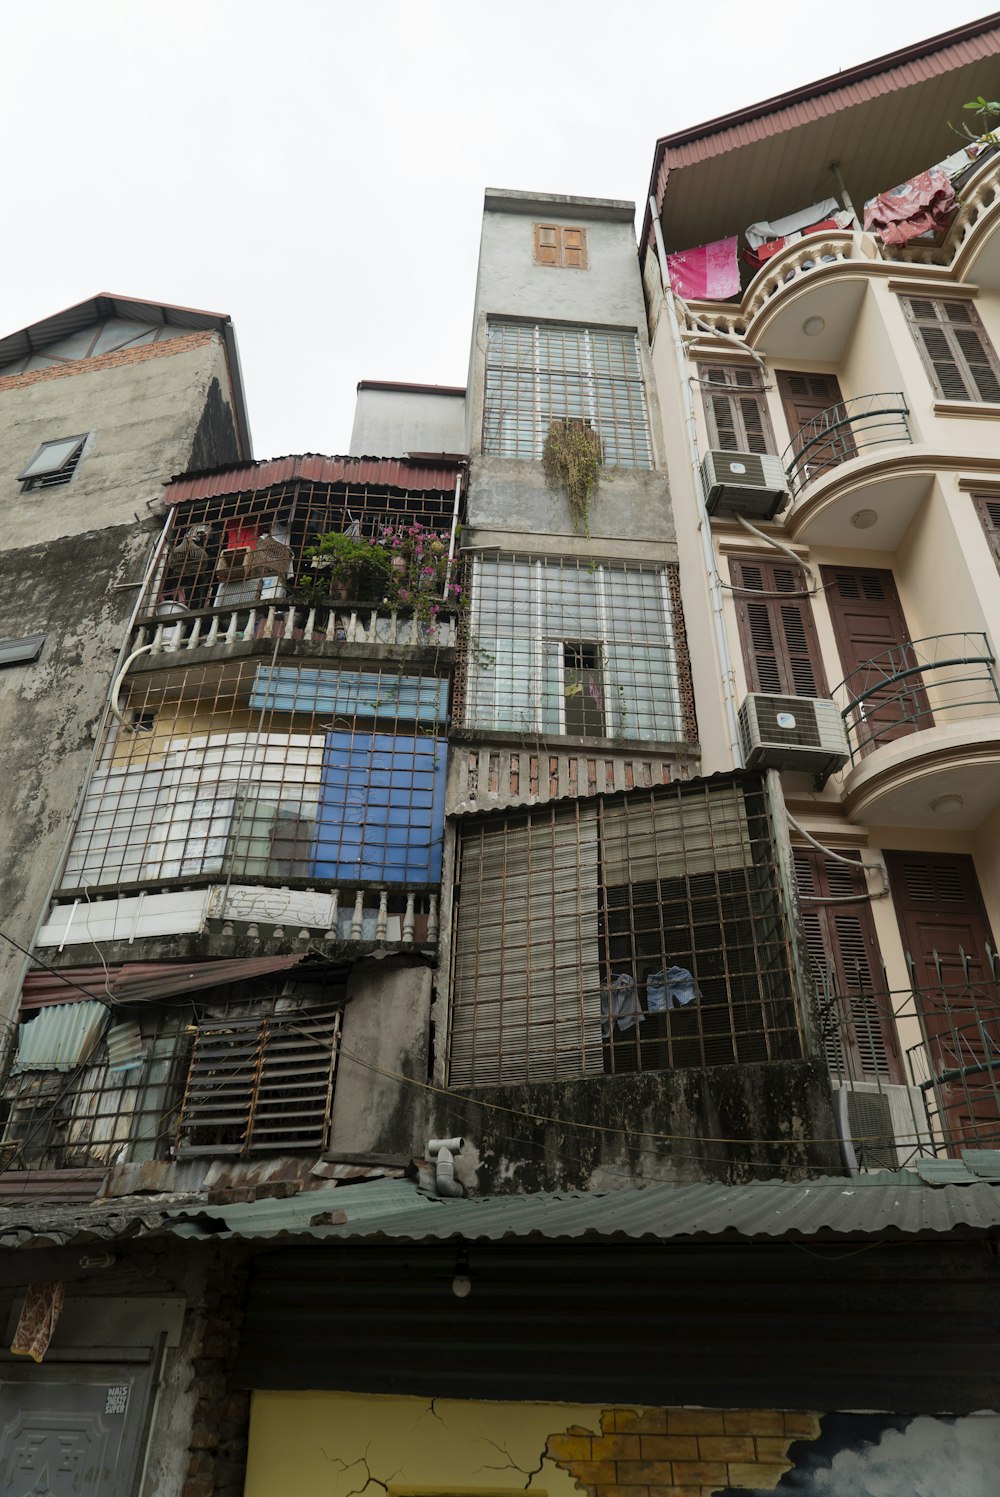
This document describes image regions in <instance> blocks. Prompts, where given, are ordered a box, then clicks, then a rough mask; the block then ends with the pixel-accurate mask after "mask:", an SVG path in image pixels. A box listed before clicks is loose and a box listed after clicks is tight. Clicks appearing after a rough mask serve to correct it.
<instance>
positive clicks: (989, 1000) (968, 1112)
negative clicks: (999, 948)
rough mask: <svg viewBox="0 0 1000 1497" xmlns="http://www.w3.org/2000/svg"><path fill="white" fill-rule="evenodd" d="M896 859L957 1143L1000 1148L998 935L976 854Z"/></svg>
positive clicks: (902, 912) (903, 915) (893, 870)
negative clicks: (995, 938) (993, 928)
mask: <svg viewBox="0 0 1000 1497" xmlns="http://www.w3.org/2000/svg"><path fill="white" fill-rule="evenodd" d="M886 864H887V866H888V869H889V879H890V882H891V885H892V896H893V902H894V904H895V906H896V915H897V918H898V920H899V926H900V931H901V933H902V936H903V944H904V946H905V948H906V952H907V957H908V960H909V963H910V971H911V980H912V983H913V988H914V993H915V997H916V1003H917V1007H918V1012H919V1013H920V1015H921V1016H922V1019H923V1024H924V1028H925V1031H926V1034H927V1041H928V1048H929V1052H930V1069H931V1074H932V1075H933V1076H934V1077H935V1078H936V1083H937V1084H936V1088H935V1092H936V1094H937V1097H938V1098H939V1105H940V1109H941V1119H940V1121H941V1125H942V1127H943V1128H944V1129H945V1131H946V1135H947V1137H948V1141H949V1148H950V1151H951V1152H952V1153H957V1152H958V1151H959V1150H960V1148H961V1147H962V1145H963V1144H964V1145H965V1146H969V1145H970V1144H971V1145H975V1144H978V1145H980V1146H983V1145H986V1146H987V1147H991V1148H996V1147H997V1140H998V1139H1000V1002H998V996H997V983H996V981H995V979H994V977H993V965H992V961H991V953H992V952H993V950H994V944H993V935H992V932H991V930H990V926H989V922H988V920H987V917H986V911H985V909H984V907H983V901H982V895H981V894H980V892H979V884H978V881H977V879H976V871H975V868H974V866H973V863H972V859H971V858H969V857H967V856H965V855H964V854H962V853H918V852H887V853H886ZM933 1095H934V1093H932V1097H933Z"/></svg>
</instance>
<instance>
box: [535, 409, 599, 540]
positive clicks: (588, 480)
mask: <svg viewBox="0 0 1000 1497" xmlns="http://www.w3.org/2000/svg"><path fill="white" fill-rule="evenodd" d="M602 457H603V449H602V447H601V439H600V437H599V436H598V434H597V432H596V431H595V430H594V428H593V427H592V426H591V425H590V423H589V421H583V420H581V419H580V418H579V417H576V416H560V417H558V418H557V419H556V420H555V421H553V422H552V423H551V425H550V426H549V434H548V436H547V437H546V438H545V448H544V450H543V452H542V466H543V467H544V469H545V477H546V480H547V482H548V483H549V484H550V485H551V486H552V487H553V488H557V487H560V486H561V487H562V489H563V491H564V492H565V494H566V498H567V500H568V502H569V513H570V518H571V520H572V522H573V529H574V530H575V531H576V533H577V535H586V536H588V537H589V535H590V503H591V500H592V499H593V497H594V494H595V493H596V492H597V483H598V479H599V478H600V472H601V458H602Z"/></svg>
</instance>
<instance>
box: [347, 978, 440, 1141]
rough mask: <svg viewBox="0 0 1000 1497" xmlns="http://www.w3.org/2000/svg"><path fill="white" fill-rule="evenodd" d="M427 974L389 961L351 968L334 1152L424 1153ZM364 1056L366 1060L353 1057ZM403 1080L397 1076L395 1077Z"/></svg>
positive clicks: (427, 1020) (429, 999)
mask: <svg viewBox="0 0 1000 1497" xmlns="http://www.w3.org/2000/svg"><path fill="white" fill-rule="evenodd" d="M430 1011H431V973H430V968H429V967H427V966H425V965H423V964H419V965H418V964H416V963H413V962H410V961H406V962H393V961H392V960H391V959H389V960H386V961H380V962H371V963H365V964H363V965H359V966H357V967H355V968H354V970H353V972H352V973H351V975H350V978H349V979H348V986H347V1007H346V1009H345V1011H344V1029H343V1045H342V1052H341V1056H340V1060H339V1062H338V1065H337V1090H336V1094H335V1096H334V1103H333V1126H332V1129H331V1143H330V1148H331V1151H332V1152H333V1153H334V1154H338V1153H346V1154H350V1153H356V1154H368V1153H382V1154H401V1155H405V1156H406V1157H407V1158H412V1157H413V1156H414V1155H416V1154H419V1153H421V1152H422V1149H423V1145H424V1144H425V1143H426V1142H427V1140H428V1138H430V1137H432V1136H433V1135H432V1134H431V1133H428V1132H427V1128H428V1126H429V1124H428V1122H427V1116H428V1112H427V1104H426V1094H425V1093H424V1092H423V1090H422V1084H423V1083H424V1082H426V1080H427V1056H428V1049H429V1046H430ZM353 1055H357V1056H359V1057H361V1059H362V1060H363V1061H364V1062H365V1064H363V1065H362V1064H359V1063H358V1062H357V1061H355V1060H353V1059H352V1056H353ZM397 1075H398V1076H405V1077H407V1078H409V1079H410V1080H411V1081H412V1082H413V1084H412V1085H410V1084H408V1083H407V1081H398V1080H396V1079H395V1077H396V1076H397Z"/></svg>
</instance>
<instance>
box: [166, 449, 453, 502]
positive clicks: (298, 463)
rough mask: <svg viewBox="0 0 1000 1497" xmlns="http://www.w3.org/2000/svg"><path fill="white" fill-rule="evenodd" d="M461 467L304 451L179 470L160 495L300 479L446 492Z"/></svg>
mask: <svg viewBox="0 0 1000 1497" xmlns="http://www.w3.org/2000/svg"><path fill="white" fill-rule="evenodd" d="M464 466H465V464H464V462H462V461H461V460H453V461H451V462H448V461H446V460H445V459H444V458H436V459H435V460H434V462H432V463H421V462H416V461H412V460H411V461H410V462H404V461H403V460H401V459H398V458H385V457H324V456H323V454H322V453H318V452H305V453H302V454H300V455H298V456H290V457H275V458H271V459H269V460H267V461H262V462H258V463H246V464H241V465H240V466H239V467H232V468H223V469H220V470H218V471H216V472H212V473H192V474H181V475H180V476H179V477H177V478H175V479H174V480H173V481H172V482H171V483H169V484H168V485H167V489H166V492H165V493H164V495H163V498H164V501H165V502H166V503H167V504H181V503H183V502H184V501H185V500H187V499H208V498H213V497H216V496H218V495H221V494H242V493H245V492H247V491H256V492H260V491H261V490H263V489H270V488H273V487H274V486H275V485H276V484H280V483H293V482H295V481H296V480H298V479H302V480H305V481H307V482H312V483H344V484H357V485H359V486H360V485H371V486H372V487H374V488H386V489H403V490H404V491H407V492H409V491H410V490H413V489H419V490H422V491H427V490H432V491H434V492H442V493H449V494H450V493H451V492H452V490H453V489H454V487H455V480H456V475H457V474H458V472H459V471H460V470H461V469H462V468H464Z"/></svg>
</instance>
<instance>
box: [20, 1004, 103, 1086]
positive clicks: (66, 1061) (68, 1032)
mask: <svg viewBox="0 0 1000 1497" xmlns="http://www.w3.org/2000/svg"><path fill="white" fill-rule="evenodd" d="M107 1019H108V1008H107V1004H104V1003H96V1002H95V1003H91V1002H89V1001H88V1000H87V999H85V998H84V999H81V1001H80V1002H79V1003H53V1004H52V1005H50V1007H48V1008H45V1009H43V1010H42V1011H41V1013H39V1014H36V1015H35V1016H34V1018H32V1019H31V1020H30V1021H29V1022H28V1023H26V1024H21V1025H19V1026H18V1034H17V1055H16V1057H15V1060H14V1071H15V1072H18V1071H72V1070H73V1069H74V1067H75V1066H79V1065H82V1064H83V1062H84V1061H85V1060H86V1059H87V1057H88V1056H89V1055H90V1053H91V1051H92V1050H93V1049H94V1046H95V1045H96V1044H97V1042H98V1040H99V1039H100V1038H101V1035H102V1034H103V1032H104V1029H105V1027H106V1025H107Z"/></svg>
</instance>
